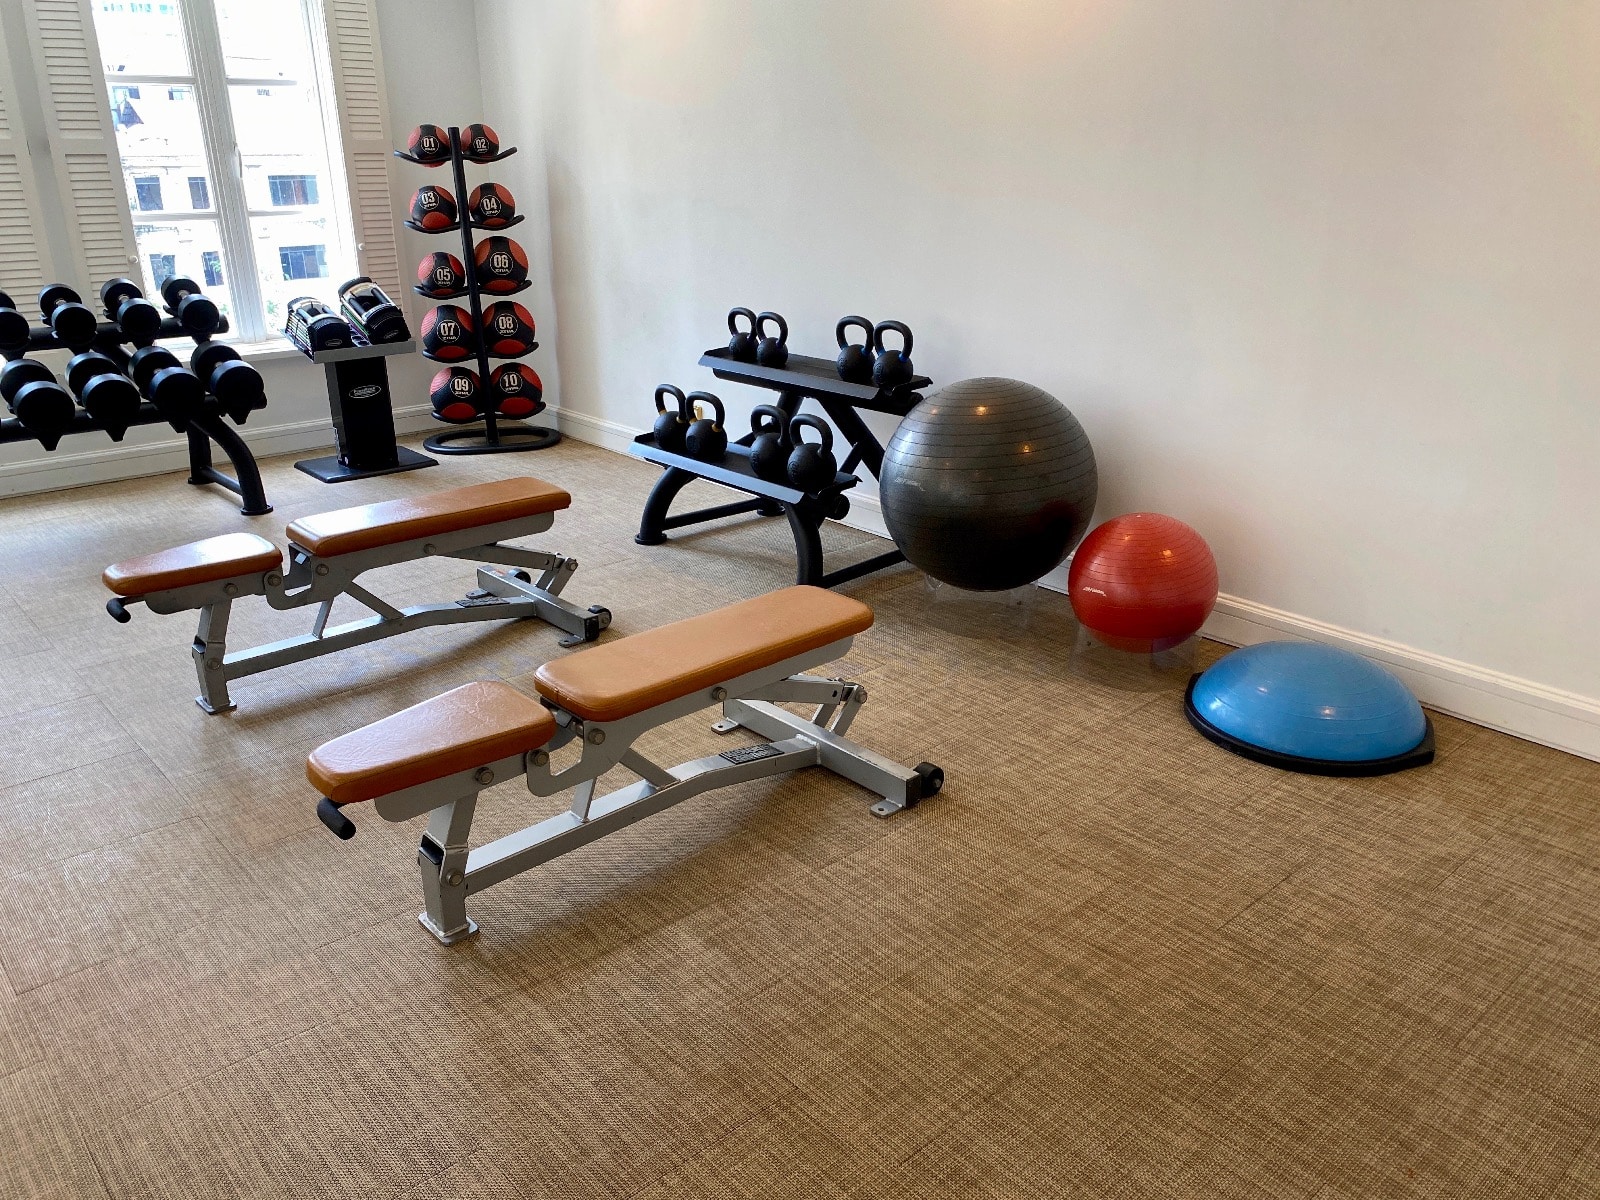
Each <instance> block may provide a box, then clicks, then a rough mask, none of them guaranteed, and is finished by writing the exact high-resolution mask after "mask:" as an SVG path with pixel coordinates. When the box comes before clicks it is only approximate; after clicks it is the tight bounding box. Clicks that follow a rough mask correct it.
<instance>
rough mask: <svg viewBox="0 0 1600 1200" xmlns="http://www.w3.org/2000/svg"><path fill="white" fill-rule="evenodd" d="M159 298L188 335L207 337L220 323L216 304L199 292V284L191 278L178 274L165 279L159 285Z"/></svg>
mask: <svg viewBox="0 0 1600 1200" xmlns="http://www.w3.org/2000/svg"><path fill="white" fill-rule="evenodd" d="M161 298H162V299H163V300H165V301H166V302H167V311H168V312H169V313H171V314H172V315H173V316H175V317H177V318H178V324H180V325H182V326H183V331H184V332H185V333H187V334H188V335H189V336H190V337H194V338H208V337H210V336H211V335H212V334H213V333H215V332H216V331H217V329H218V327H219V326H220V325H221V324H222V314H221V313H220V312H218V311H217V306H216V304H215V303H213V302H212V301H211V300H209V299H208V298H206V297H205V296H202V295H201V294H200V285H199V284H198V283H196V282H195V281H194V280H192V279H185V278H184V277H183V276H182V275H178V276H175V277H174V278H172V279H169V280H167V281H166V282H165V283H163V284H162V285H161Z"/></svg>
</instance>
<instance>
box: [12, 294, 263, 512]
mask: <svg viewBox="0 0 1600 1200" xmlns="http://www.w3.org/2000/svg"><path fill="white" fill-rule="evenodd" d="M215 332H217V333H227V332H228V319H227V318H226V317H223V318H221V319H220V321H219V323H218V325H217V329H216V331H215ZM189 336H190V334H189V332H188V331H187V330H185V329H184V327H183V326H182V325H181V324H180V323H179V322H178V321H177V320H176V319H175V318H172V317H168V318H166V319H165V320H163V321H162V322H161V328H160V329H159V330H158V331H157V333H156V336H155V339H154V340H155V341H164V340H165V339H167V338H175V337H184V338H187V337H189ZM126 340H127V339H126V338H124V337H123V334H122V330H121V329H119V328H118V327H117V326H116V325H114V324H112V323H111V322H109V321H101V322H100V323H99V326H98V329H97V330H96V333H95V338H94V342H93V344H92V345H91V346H90V347H88V348H89V349H94V350H98V351H100V353H102V354H104V355H106V356H107V357H109V358H110V359H111V360H112V361H114V362H115V363H116V364H117V365H118V366H119V367H120V368H121V369H122V370H123V371H126V370H127V368H128V353H127V352H126V351H125V350H124V349H123V348H122V344H123V342H124V341H126ZM82 349H84V347H81V346H79V347H76V348H74V347H71V346H67V345H65V344H64V343H62V342H61V340H60V339H59V338H57V337H56V335H55V333H54V332H53V331H51V330H50V328H49V327H48V326H43V325H39V326H35V327H33V328H32V329H31V330H30V331H29V334H28V345H27V349H26V350H24V351H23V354H31V353H38V352H42V351H46V350H68V351H75V350H82ZM17 357H21V355H18V356H17ZM215 400H216V398H215V397H213V396H208V397H207V404H206V406H205V407H204V408H203V409H202V410H201V411H200V412H199V413H198V414H196V415H195V416H193V417H191V418H190V419H189V421H188V422H187V423H186V424H185V426H184V428H183V429H181V430H180V431H179V432H181V433H183V434H184V435H185V436H186V437H187V438H188V439H189V480H188V481H189V482H190V483H192V484H195V485H196V486H204V485H205V484H208V483H214V484H216V485H217V486H218V487H221V488H226V489H227V490H228V491H230V492H232V493H233V494H234V495H236V496H238V497H239V499H240V501H241V504H240V506H239V511H240V512H241V513H243V514H244V515H245V516H247V517H259V516H264V515H265V514H267V513H270V512H271V511H272V505H270V504H268V503H267V494H266V489H265V488H264V487H263V486H262V483H261V468H260V467H258V466H257V465H256V459H255V455H253V454H252V453H250V447H249V446H247V445H245V442H244V439H243V438H242V437H240V436H239V435H238V434H237V433H236V432H234V430H232V429H230V428H229V427H228V426H227V424H225V423H224V421H223V414H222V410H221V409H220V408H219V407H218V406H217V405H216V403H215ZM167 420H168V418H167V417H166V416H164V415H163V414H162V413H161V412H159V411H158V410H157V409H156V406H155V405H154V404H152V403H150V401H148V400H146V401H144V402H143V403H142V404H140V405H139V409H138V411H137V412H136V413H135V414H134V415H133V417H132V418H131V419H130V420H129V421H128V428H130V429H131V428H133V427H134V426H137V425H161V424H165V423H167ZM239 423H240V424H243V423H244V418H243V417H241V418H239ZM75 433H109V431H108V430H106V428H105V427H104V426H103V425H101V424H100V423H99V422H98V421H96V420H95V419H94V418H93V417H91V416H90V415H89V414H88V413H86V412H84V411H83V410H82V409H79V410H78V412H77V413H76V414H75V415H74V417H73V423H72V428H70V429H68V430H67V434H69V435H70V434H75ZM31 440H33V435H32V434H31V433H29V432H28V431H27V430H26V429H24V428H23V427H22V423H21V422H20V421H18V420H17V419H16V418H15V417H6V418H5V419H4V420H0V444H4V443H9V442H26V441H31ZM112 440H113V441H118V442H120V441H121V440H122V438H121V436H120V435H119V436H115V437H113V438H112ZM212 442H215V443H216V444H217V446H218V447H219V448H220V449H221V450H222V452H223V453H224V454H226V455H227V456H228V461H229V462H230V463H231V464H232V465H233V470H234V473H233V474H232V475H228V474H226V473H225V472H223V471H220V470H218V469H217V468H216V467H215V466H214V465H212V461H211V443H212Z"/></svg>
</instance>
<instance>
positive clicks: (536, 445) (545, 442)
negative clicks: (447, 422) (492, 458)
mask: <svg viewBox="0 0 1600 1200" xmlns="http://www.w3.org/2000/svg"><path fill="white" fill-rule="evenodd" d="M560 440H561V432H560V430H556V429H546V428H544V427H543V426H542V425H509V424H505V423H503V422H502V423H499V424H497V425H496V427H495V431H494V435H493V438H491V436H490V434H489V433H488V431H487V430H484V429H452V430H450V431H449V432H448V433H436V434H434V435H433V436H432V437H431V438H428V439H427V440H426V441H425V442H423V443H422V448H423V449H424V450H431V451H432V452H433V453H435V454H507V453H511V452H514V451H517V450H543V449H545V448H546V447H547V446H554V445H555V444H556V443H557V442H559V441H560Z"/></svg>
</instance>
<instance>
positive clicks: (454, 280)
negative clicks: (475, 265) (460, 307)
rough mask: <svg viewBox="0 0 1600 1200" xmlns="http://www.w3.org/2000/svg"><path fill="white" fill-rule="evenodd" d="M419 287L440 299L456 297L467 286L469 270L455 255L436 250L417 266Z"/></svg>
mask: <svg viewBox="0 0 1600 1200" xmlns="http://www.w3.org/2000/svg"><path fill="white" fill-rule="evenodd" d="M417 286H418V287H420V288H421V289H422V290H423V291H424V292H426V293H427V294H428V295H430V296H435V297H438V298H440V299H443V298H444V297H446V296H454V295H455V294H456V293H457V292H459V291H463V290H464V289H465V288H466V286H467V269H466V268H465V267H463V266H462V265H461V260H460V259H459V258H457V257H456V256H455V255H454V254H451V253H450V252H449V251H446V250H436V251H434V252H433V253H432V254H430V255H428V257H427V258H425V259H423V260H422V261H421V262H420V263H418V264H417Z"/></svg>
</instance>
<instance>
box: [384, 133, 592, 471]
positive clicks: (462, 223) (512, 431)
mask: <svg viewBox="0 0 1600 1200" xmlns="http://www.w3.org/2000/svg"><path fill="white" fill-rule="evenodd" d="M449 133H450V168H451V172H452V174H453V175H454V181H455V201H456V224H454V225H448V226H446V227H444V228H443V229H424V228H423V227H422V226H421V225H418V224H417V223H416V222H414V221H411V220H409V219H408V220H407V221H406V222H405V226H406V228H407V229H412V230H415V231H416V232H417V233H426V234H443V233H454V232H457V231H458V230H459V231H460V234H461V266H462V269H463V270H464V271H465V273H466V278H467V286H466V287H465V288H464V289H463V290H461V291H459V292H454V293H451V294H450V295H448V296H445V295H438V294H435V293H431V292H428V291H426V290H425V289H423V288H422V287H420V286H419V287H414V288H412V289H411V290H412V291H414V292H416V293H417V295H419V296H422V297H424V298H426V299H428V300H459V299H466V300H467V301H468V303H469V305H470V306H471V310H472V327H473V329H474V330H475V331H476V332H477V338H478V354H477V358H478V381H479V386H480V388H481V391H480V393H479V394H480V395H481V396H482V397H484V403H483V428H482V429H481V430H479V429H476V428H466V427H463V428H460V429H452V430H450V431H448V432H446V433H436V434H434V435H433V436H432V437H430V438H428V439H426V440H425V441H424V442H423V443H422V445H423V448H424V449H427V450H431V451H433V452H434V453H435V454H504V453H507V452H511V451H519V450H543V449H545V448H546V447H547V446H554V445H555V444H556V443H557V442H559V441H560V440H561V434H560V432H559V431H558V430H555V429H547V428H545V427H543V426H539V425H525V424H523V423H522V422H520V421H506V420H504V419H502V418H501V417H500V416H499V414H498V413H496V412H495V409H494V405H493V404H492V403H489V402H488V396H489V374H490V370H491V368H490V365H489V359H490V357H491V356H490V354H489V347H488V344H487V339H486V338H485V336H484V330H483V299H482V293H481V292H480V290H479V284H478V262H477V255H476V254H475V253H473V251H474V244H473V240H472V231H473V229H475V228H482V226H475V225H474V224H473V223H472V213H471V209H470V207H469V206H468V200H469V199H470V197H471V193H470V192H469V191H468V190H467V170H466V164H467V158H466V155H464V154H463V153H462V151H461V130H460V128H459V127H457V126H455V125H452V126H450V130H449ZM516 152H517V148H516V147H515V146H508V147H506V148H505V149H503V150H501V151H500V152H499V153H498V154H496V155H495V156H494V157H493V158H490V159H484V160H483V161H484V162H486V163H489V162H500V161H501V160H502V159H506V158H510V157H511V156H512V155H513V154H515V153H516ZM394 156H395V157H396V158H399V159H403V160H404V161H406V162H409V163H416V164H417V165H418V166H424V167H437V166H443V165H444V164H443V163H426V162H423V161H422V160H421V159H418V158H413V157H412V156H411V155H409V154H407V153H406V152H405V151H403V150H396V151H395V152H394ZM522 220H523V218H522V217H521V216H520V215H518V216H514V217H512V218H511V219H510V220H509V221H507V222H506V223H505V224H504V225H500V226H497V227H496V228H495V230H494V232H495V233H499V232H500V231H501V230H502V229H509V228H510V227H511V226H513V225H519V224H521V223H522ZM531 286H532V284H531V283H528V282H524V283H523V284H522V285H521V286H520V287H516V288H513V289H512V290H510V291H508V292H500V293H496V294H495V299H503V298H506V297H509V296H514V295H516V294H517V293H519V292H524V291H526V290H527V289H528V288H529V287H531ZM538 348H539V343H538V342H534V343H533V345H532V347H531V348H530V349H529V351H528V353H529V354H531V353H533V351H534V350H537V349H538ZM423 356H424V357H430V356H429V355H428V353H427V351H426V350H424V351H423ZM432 361H435V362H439V361H440V360H438V359H433V360H432ZM441 365H444V366H451V365H459V364H451V363H441Z"/></svg>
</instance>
